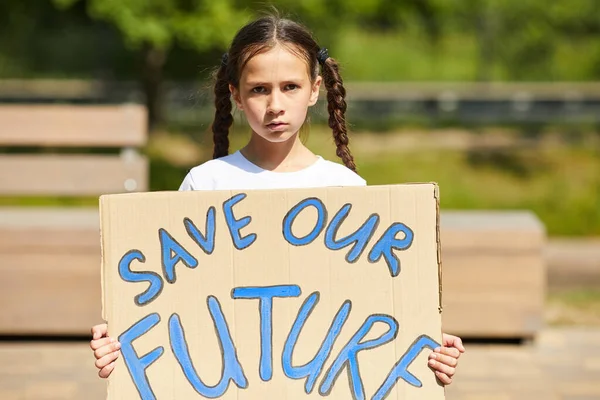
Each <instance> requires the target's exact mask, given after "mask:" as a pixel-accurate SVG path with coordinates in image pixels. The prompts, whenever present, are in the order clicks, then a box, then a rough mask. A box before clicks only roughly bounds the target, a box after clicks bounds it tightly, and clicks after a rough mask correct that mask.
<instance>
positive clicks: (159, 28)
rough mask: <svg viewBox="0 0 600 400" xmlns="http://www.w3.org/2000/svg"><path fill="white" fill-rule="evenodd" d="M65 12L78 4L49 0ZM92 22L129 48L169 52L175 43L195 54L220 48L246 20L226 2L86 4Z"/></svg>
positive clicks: (105, 0)
mask: <svg viewBox="0 0 600 400" xmlns="http://www.w3.org/2000/svg"><path fill="white" fill-rule="evenodd" d="M53 1H54V3H55V4H56V6H57V7H60V8H63V9H64V8H67V7H70V6H72V5H73V4H74V3H76V2H78V1H80V0H53ZM87 5H88V12H89V14H90V16H91V17H93V18H95V19H100V20H104V21H107V22H110V23H112V24H114V25H115V26H116V27H117V28H118V29H119V31H120V32H121V33H122V34H123V36H124V38H125V41H126V42H127V43H129V44H130V45H131V46H133V47H140V46H142V45H145V44H149V45H151V46H152V47H155V48H159V49H168V48H170V47H171V46H172V45H173V43H174V42H175V41H180V42H181V43H183V44H185V45H187V46H190V47H192V48H194V49H196V50H200V51H202V50H205V49H209V48H212V47H214V46H219V45H221V46H224V45H226V44H227V43H228V42H229V41H230V40H231V37H232V36H233V34H234V33H235V32H236V30H237V29H239V27H240V25H241V24H243V23H244V21H246V20H247V19H248V18H249V15H248V13H246V12H245V11H244V10H241V9H238V8H236V7H235V6H234V4H233V3H232V2H231V1H229V0H219V1H211V0H190V1H179V0H89V1H88V2H87Z"/></svg>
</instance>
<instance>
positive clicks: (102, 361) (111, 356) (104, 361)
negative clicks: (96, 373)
mask: <svg viewBox="0 0 600 400" xmlns="http://www.w3.org/2000/svg"><path fill="white" fill-rule="evenodd" d="M119 353H120V352H118V351H113V352H111V353H108V354H107V355H105V356H104V357H100V358H99V359H97V360H96V368H98V369H103V368H104V367H106V366H107V365H108V364H110V363H111V362H113V361H115V360H116V359H117V358H118V357H119Z"/></svg>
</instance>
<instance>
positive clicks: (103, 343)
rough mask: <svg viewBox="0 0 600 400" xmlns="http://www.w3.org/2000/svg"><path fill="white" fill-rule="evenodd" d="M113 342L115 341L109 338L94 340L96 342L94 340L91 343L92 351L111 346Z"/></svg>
mask: <svg viewBox="0 0 600 400" xmlns="http://www.w3.org/2000/svg"><path fill="white" fill-rule="evenodd" d="M113 341H114V340H113V339H112V338H109V337H105V338H102V339H94V340H92V341H91V342H90V347H91V348H92V350H94V351H96V350H98V349H99V348H100V347H102V346H106V345H107V344H110V343H111V342H113Z"/></svg>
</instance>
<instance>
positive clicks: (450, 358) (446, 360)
mask: <svg viewBox="0 0 600 400" xmlns="http://www.w3.org/2000/svg"><path fill="white" fill-rule="evenodd" d="M429 359H430V360H436V361H439V362H441V363H442V364H446V365H449V366H450V367H456V366H457V365H458V357H457V356H455V355H454V354H452V355H446V354H444V353H443V352H442V353H431V354H429Z"/></svg>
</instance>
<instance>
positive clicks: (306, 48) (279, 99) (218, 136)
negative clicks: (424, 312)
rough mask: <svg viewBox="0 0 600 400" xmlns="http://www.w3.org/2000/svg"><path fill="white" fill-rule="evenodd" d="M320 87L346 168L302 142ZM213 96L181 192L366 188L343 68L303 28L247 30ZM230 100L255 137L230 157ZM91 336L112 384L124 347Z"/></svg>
mask: <svg viewBox="0 0 600 400" xmlns="http://www.w3.org/2000/svg"><path fill="white" fill-rule="evenodd" d="M319 71H320V72H321V73H320V74H319ZM322 83H323V84H324V85H325V88H326V89H327V102H328V110H329V127H330V128H331V129H332V132H333V138H334V140H335V144H336V146H337V155H338V156H339V157H340V158H341V159H342V161H343V163H344V166H343V165H340V164H337V163H333V162H330V161H326V160H324V159H323V158H321V157H319V156H317V155H315V154H313V153H312V152H311V151H310V150H309V149H308V148H306V147H305V146H304V145H303V144H302V142H301V141H300V139H299V134H298V133H299V131H300V128H301V127H302V125H303V124H304V122H305V120H306V114H307V112H308V108H309V107H310V106H312V105H314V104H315V103H316V102H317V98H318V96H319V88H320V86H321V84H322ZM214 91H215V106H216V110H215V119H214V122H213V125H212V131H213V139H214V153H213V160H211V161H208V162H206V163H204V164H202V165H200V166H197V167H195V168H193V169H192V170H191V171H190V172H189V173H188V174H187V176H186V177H185V179H184V180H183V183H182V184H181V187H180V189H179V190H216V189H223V190H227V189H234V190H248V189H274V188H300V187H304V188H305V187H322V186H364V185H366V182H365V180H364V179H362V178H361V177H360V176H359V175H358V174H357V173H356V166H355V164H354V159H353V158H352V155H351V154H350V150H349V149H348V136H347V130H346V121H345V116H344V113H345V111H346V102H345V100H344V98H345V95H346V91H345V89H344V86H343V84H342V78H341V76H340V74H339V72H338V63H337V62H336V61H335V60H334V59H333V58H330V57H329V56H328V54H327V50H326V49H321V48H319V46H318V45H317V43H316V42H315V40H314V39H313V38H312V36H311V34H310V33H309V32H308V31H307V30H306V29H305V28H304V27H302V26H301V25H299V24H297V23H295V22H292V21H289V20H286V19H281V18H278V17H272V16H271V17H264V18H260V19H258V20H256V21H254V22H251V23H249V24H248V25H246V26H245V27H243V28H242V29H241V30H240V31H239V32H238V34H237V35H236V36H235V38H234V39H233V42H232V44H231V48H230V49H229V52H228V53H227V54H226V55H224V56H223V59H222V62H221V66H220V68H219V70H218V72H217V75H216V84H215V89H214ZM231 99H233V101H234V102H235V104H236V106H237V108H238V109H239V110H241V111H242V112H243V113H244V114H245V117H246V119H247V121H248V124H249V125H250V127H251V128H252V135H251V138H250V141H249V142H248V144H247V145H246V146H245V147H244V148H243V149H241V150H239V151H237V152H235V153H233V154H231V155H228V154H229V140H228V133H229V128H230V127H231V125H232V123H233V117H232V114H231V111H232V101H231ZM92 337H93V339H92V341H91V348H92V350H93V351H94V356H95V358H96V367H97V368H98V369H99V373H98V374H99V376H100V377H102V378H106V377H108V376H109V375H110V373H111V372H112V370H113V368H114V365H115V360H116V359H117V357H118V356H119V348H120V345H119V343H118V342H116V341H115V339H113V338H110V337H109V336H108V334H107V325H106V324H101V325H97V326H94V327H93V328H92ZM442 339H443V340H442V341H443V343H442V347H441V348H437V349H435V350H434V351H433V352H432V353H431V354H430V355H429V361H428V363H429V366H430V367H431V368H432V369H433V371H434V372H435V375H436V376H437V378H438V379H439V381H440V382H442V383H443V384H449V383H451V382H452V377H453V375H454V372H455V368H456V366H457V361H458V358H459V356H460V354H461V353H463V352H464V351H465V349H464V347H463V345H462V342H461V339H460V338H458V337H456V336H451V335H447V334H443V338H442Z"/></svg>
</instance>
